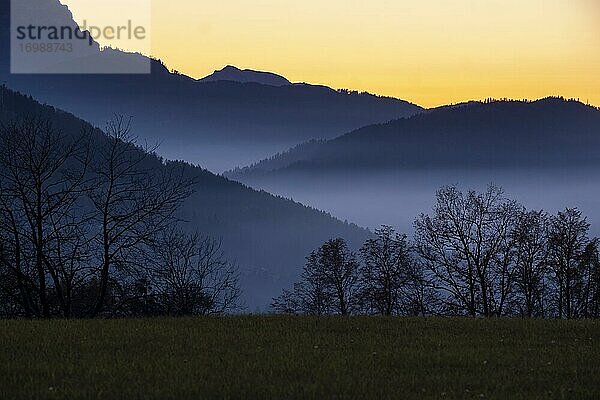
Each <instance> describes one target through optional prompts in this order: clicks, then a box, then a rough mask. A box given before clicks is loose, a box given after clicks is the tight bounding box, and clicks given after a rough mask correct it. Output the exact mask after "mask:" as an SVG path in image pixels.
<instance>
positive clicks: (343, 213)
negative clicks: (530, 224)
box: [244, 168, 600, 234]
mask: <svg viewBox="0 0 600 400" xmlns="http://www.w3.org/2000/svg"><path fill="white" fill-rule="evenodd" d="M599 176H600V171H598V170H597V169H591V168H590V169H577V170H575V169H573V170H558V169H557V170H533V169H531V170H508V169H505V170H476V171H468V170H412V171H405V172H396V171H383V172H382V171H367V172H360V173H357V172H356V171H351V172H344V171H338V172H328V173H326V174H320V175H317V174H315V173H314V172H300V171H294V172H286V173H282V172H278V173H277V175H269V174H267V175H265V176H262V177H252V178H248V180H246V181H245V182H244V183H246V184H248V185H250V186H252V187H254V188H257V189H264V190H266V191H268V192H271V193H273V194H277V195H281V196H284V197H289V198H292V199H294V200H296V201H299V202H301V203H303V204H306V205H310V206H313V207H316V208H318V209H321V210H324V211H327V212H329V213H331V214H332V215H334V216H335V217H337V218H340V219H342V220H348V221H349V222H354V223H356V224H358V225H361V226H364V227H368V228H370V229H373V228H376V227H378V226H380V225H382V224H386V225H392V226H394V227H395V228H397V229H398V230H400V231H403V232H406V233H408V234H412V231H413V227H412V225H413V221H414V219H415V218H416V217H417V216H418V215H419V214H420V213H430V212H431V208H432V206H433V204H434V201H435V193H436V190H437V189H439V188H440V187H441V186H444V185H458V186H459V187H460V188H461V189H462V190H468V189H474V190H478V191H482V190H484V189H486V187H487V186H488V185H489V184H490V183H494V184H496V185H500V186H502V188H504V191H505V194H506V196H507V197H509V198H511V199H514V200H517V201H519V202H520V203H521V204H523V205H524V206H526V207H527V208H529V209H544V210H546V211H548V212H551V213H554V212H556V211H558V210H562V209H564V208H565V207H577V208H579V209H580V210H581V211H583V213H584V215H587V216H588V219H589V221H590V222H591V223H592V233H594V234H599V233H600V225H598V224H600V185H598V183H599Z"/></svg>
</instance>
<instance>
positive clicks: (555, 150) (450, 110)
mask: <svg viewBox="0 0 600 400" xmlns="http://www.w3.org/2000/svg"><path fill="white" fill-rule="evenodd" d="M598 148H600V110H598V109H597V108H595V107H591V106H586V105H584V104H582V103H580V102H578V101H574V100H565V99H562V98H545V99H541V100H538V101H534V102H524V101H491V102H485V103H481V102H470V103H465V104H462V105H458V106H448V107H441V108H438V109H436V110H432V111H430V112H427V113H423V114H420V115H415V116H413V117H410V118H403V119H398V120H395V121H391V122H388V123H385V124H378V125H371V126H367V127H364V128H361V129H358V130H355V131H353V132H350V133H348V134H346V135H343V136H341V137H338V138H336V139H332V140H326V141H313V142H309V143H306V144H303V145H300V146H297V147H296V148H293V149H291V150H289V151H287V152H285V153H282V154H278V155H276V156H274V157H272V158H270V159H267V160H264V161H262V162H260V163H257V164H255V165H253V166H251V167H249V168H245V169H243V170H237V171H234V172H232V173H230V174H229V176H232V177H235V178H236V179H242V180H243V179H244V177H245V176H250V175H261V174H266V175H269V174H277V173H278V172H282V171H286V170H287V171H291V170H296V171H308V172H310V173H315V174H318V173H322V172H326V171H332V170H347V171H351V170H363V171H364V170H386V171H389V170H406V169H408V170H410V169H415V168H419V169H422V168H430V169H434V168H487V169H489V168H530V167H533V168H549V167H552V168H563V167H564V168H566V167H575V166H590V165H597V166H600V153H598Z"/></svg>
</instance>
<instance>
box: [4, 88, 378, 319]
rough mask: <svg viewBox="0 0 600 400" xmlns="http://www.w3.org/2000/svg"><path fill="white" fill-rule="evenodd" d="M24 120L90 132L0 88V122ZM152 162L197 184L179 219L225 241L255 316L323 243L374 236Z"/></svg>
mask: <svg viewBox="0 0 600 400" xmlns="http://www.w3.org/2000/svg"><path fill="white" fill-rule="evenodd" d="M25 116H27V117H32V116H38V117H42V118H45V119H49V120H51V121H52V122H53V124H54V125H55V126H56V127H57V128H60V129H62V131H63V132H64V133H66V134H69V133H71V134H73V135H79V134H80V133H81V132H82V129H84V128H88V129H91V127H90V126H89V124H88V123H87V122H85V121H83V120H81V119H78V118H76V117H75V116H73V115H72V114H69V113H66V112H64V111H61V110H59V109H56V108H54V107H51V106H47V105H42V104H40V103H38V102H36V101H35V100H33V99H32V98H31V97H27V96H23V95H21V94H19V93H16V92H13V91H11V90H8V89H4V88H3V87H2V86H0V121H6V119H9V118H22V117H25ZM134 128H135V127H134ZM94 135H95V143H96V145H95V146H96V147H95V149H96V150H99V147H101V146H103V145H104V143H105V141H104V134H103V132H102V131H100V130H97V129H96V130H95V131H94ZM140 151H141V150H140ZM147 163H148V165H146V166H144V169H145V170H150V171H152V170H159V169H161V168H165V164H167V165H173V164H177V165H179V166H181V167H182V168H184V169H185V173H186V174H187V175H189V176H190V177H194V178H195V179H196V180H197V182H198V184H197V187H196V193H195V194H194V195H193V196H192V197H191V198H190V199H188V200H187V202H186V203H185V205H184V207H183V209H182V210H181V215H180V216H181V217H182V219H184V220H185V221H187V223H186V224H185V226H186V227H187V228H188V229H190V230H198V231H199V232H201V233H203V234H205V235H208V236H211V237H214V238H216V239H222V241H223V247H224V250H225V252H226V254H227V255H228V257H230V258H231V259H234V260H237V262H238V263H239V265H240V267H241V271H242V282H241V283H242V287H243V290H244V293H245V300H246V302H247V304H248V307H249V310H250V311H253V310H255V309H256V308H257V307H264V306H267V305H268V304H269V302H270V300H271V298H272V297H274V296H276V295H278V294H279V293H280V292H281V290H282V288H284V287H287V286H289V285H290V284H291V282H293V281H294V279H296V277H297V274H298V273H299V271H300V270H301V268H302V265H303V264H304V256H305V255H306V254H307V253H308V252H310V251H312V250H313V249H314V248H316V247H318V246H319V245H320V244H321V243H322V242H323V241H325V240H327V239H330V238H332V237H338V236H340V237H344V238H347V239H348V240H349V242H350V243H352V245H353V246H355V247H356V246H359V245H360V244H361V243H362V242H363V241H364V239H365V238H367V237H368V236H369V232H368V231H366V230H364V229H362V228H359V227H357V226H356V225H352V224H348V223H344V222H341V221H339V220H337V219H335V218H333V217H331V216H330V215H328V214H326V213H323V212H321V211H318V210H315V209H312V208H308V207H305V206H303V205H301V204H299V203H296V202H293V201H290V200H285V199H283V198H280V197H276V196H272V195H270V194H268V193H266V192H262V191H261V192H259V191H255V190H252V189H250V188H248V187H246V186H243V185H242V184H240V183H237V182H233V181H230V180H228V179H226V178H223V177H221V176H217V175H214V174H212V173H211V172H209V171H206V170H203V169H201V168H199V167H195V166H192V165H189V164H187V163H183V162H171V161H164V160H163V159H162V158H159V157H158V156H154V155H153V156H151V157H149V158H148V159H147Z"/></svg>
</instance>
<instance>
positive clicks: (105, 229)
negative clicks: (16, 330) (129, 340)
mask: <svg viewBox="0 0 600 400" xmlns="http://www.w3.org/2000/svg"><path fill="white" fill-rule="evenodd" d="M135 143H136V139H135V137H134V136H133V135H132V134H131V130H130V125H129V122H128V121H127V120H126V119H124V118H122V117H116V118H115V119H114V120H113V121H112V122H110V123H109V124H108V126H107V129H106V134H105V135H99V134H97V133H94V132H93V131H92V130H89V131H88V130H85V129H84V131H82V132H81V133H80V134H78V135H74V134H73V133H72V132H69V133H68V134H67V133H65V132H64V131H62V130H61V129H59V128H57V127H56V125H55V124H53V123H52V122H50V120H49V119H47V118H39V117H31V118H17V119H9V118H3V119H2V120H1V121H0V317H28V318H51V317H62V318H72V317H104V316H151V315H205V314H215V313H225V312H230V311H234V310H236V309H237V307H238V305H239V296H240V289H239V284H238V268H237V266H236V265H235V264H234V263H232V262H230V261H229V260H228V259H227V258H226V257H225V255H224V252H223V251H222V250H221V245H220V243H219V241H216V240H214V239H211V238H210V237H206V236H203V235H201V234H198V233H193V232H191V233H190V232H189V229H184V226H185V225H184V224H183V223H182V221H180V220H179V219H178V218H177V213H178V210H179V209H180V207H181V206H182V204H183V202H184V201H185V200H186V199H187V198H188V197H189V196H190V195H191V194H192V193H193V192H194V190H195V180H194V179H192V178H189V177H188V175H186V174H185V168H183V166H182V165H181V164H180V163H164V165H163V167H162V168H156V166H155V165H154V164H155V163H156V160H157V159H156V157H155V156H154V155H153V154H152V149H148V148H140V147H137V146H136V145H135Z"/></svg>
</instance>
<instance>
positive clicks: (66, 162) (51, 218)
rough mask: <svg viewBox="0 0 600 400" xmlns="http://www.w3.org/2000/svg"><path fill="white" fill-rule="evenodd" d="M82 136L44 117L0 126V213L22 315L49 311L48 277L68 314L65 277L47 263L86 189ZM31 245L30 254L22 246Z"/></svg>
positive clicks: (66, 314)
mask: <svg viewBox="0 0 600 400" xmlns="http://www.w3.org/2000/svg"><path fill="white" fill-rule="evenodd" d="M86 138H87V137H86V135H85V134H84V135H82V136H81V137H69V136H67V135H65V134H63V132H62V131H61V130H59V129H56V128H55V127H54V126H53V124H52V123H51V122H50V121H49V120H45V119H41V118H29V119H23V120H20V121H15V122H10V123H8V124H5V125H3V126H2V127H1V128H0V149H1V150H0V182H1V184H2V187H3V192H4V193H3V200H2V201H1V203H0V208H1V212H2V214H3V215H4V217H5V219H6V221H7V223H6V224H5V225H4V227H5V228H4V231H5V233H8V236H9V237H11V239H10V241H11V242H12V248H13V252H12V253H13V256H14V257H13V268H14V272H15V275H16V277H17V279H16V282H17V284H18V285H19V286H20V292H21V295H22V296H23V306H24V308H25V312H26V314H31V313H35V314H36V315H38V316H42V317H45V318H48V317H50V315H51V312H52V311H51V300H50V298H49V297H50V293H49V292H50V290H49V289H50V288H49V282H51V285H52V292H53V294H54V295H55V296H56V298H57V301H58V305H59V308H60V310H61V311H62V314H63V315H64V316H69V312H68V306H67V302H66V299H65V291H64V287H63V285H64V283H65V280H64V278H65V277H64V276H63V275H61V273H60V271H59V270H57V269H56V268H55V267H56V265H55V264H53V263H52V262H51V254H50V253H51V251H52V250H53V249H55V248H56V245H57V244H56V240H57V228H58V227H62V226H63V224H64V223H65V221H67V220H69V219H71V218H72V215H73V210H74V208H76V207H77V206H78V205H79V204H78V201H79V200H80V198H81V195H82V193H83V190H84V188H85V177H86V169H87V165H88V161H89V158H88V152H87V149H88V148H87V145H86ZM27 246H30V247H31V249H32V252H33V254H32V256H31V257H25V256H24V253H23V252H22V250H23V249H24V248H25V247H27ZM27 263H31V265H32V266H33V268H32V269H33V270H34V271H35V278H33V279H34V280H35V286H34V290H35V292H36V297H37V299H35V300H34V299H32V298H31V283H32V279H30V278H32V277H29V279H28V275H27V274H26V273H25V269H26V267H25V265H26V264H27Z"/></svg>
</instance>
